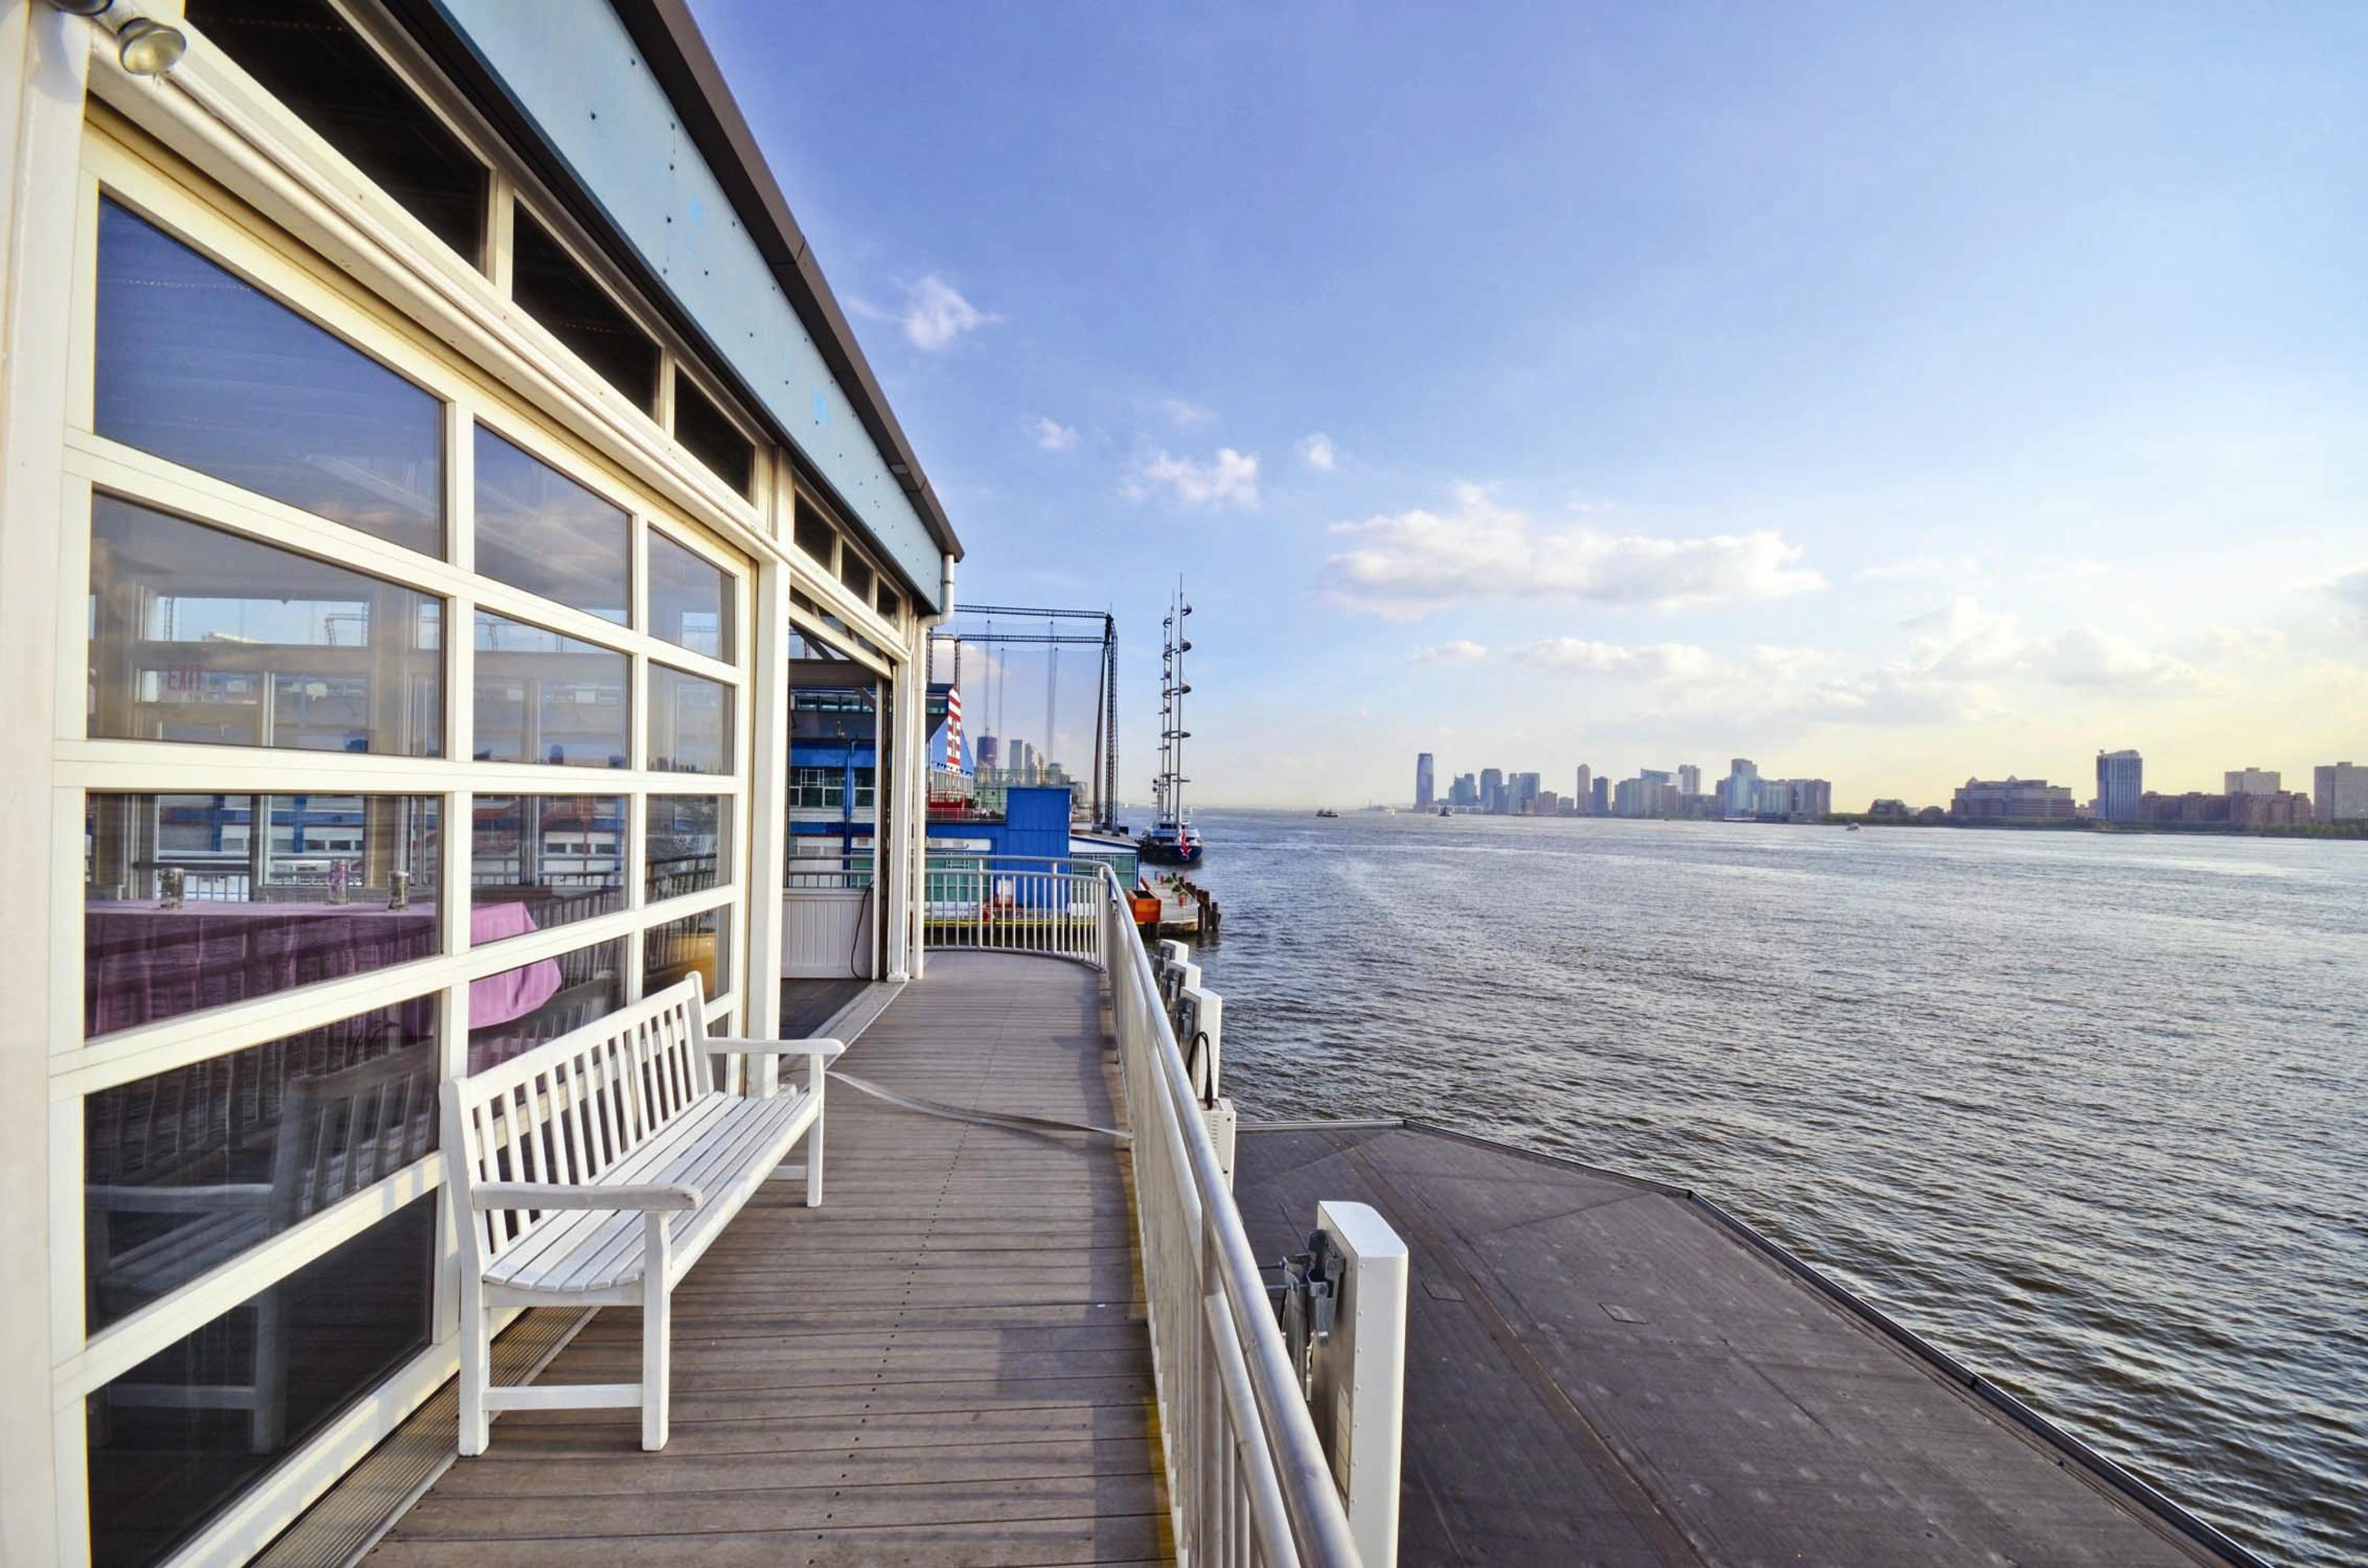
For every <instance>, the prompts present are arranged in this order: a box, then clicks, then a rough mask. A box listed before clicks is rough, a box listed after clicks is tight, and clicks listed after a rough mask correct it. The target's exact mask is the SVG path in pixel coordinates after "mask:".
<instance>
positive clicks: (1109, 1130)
mask: <svg viewBox="0 0 2368 1568" xmlns="http://www.w3.org/2000/svg"><path fill="white" fill-rule="evenodd" d="M830 1075H831V1078H832V1080H833V1081H834V1082H837V1083H841V1084H845V1085H847V1086H848V1088H850V1089H853V1090H855V1091H856V1092H857V1093H859V1094H865V1095H870V1096H871V1097H872V1098H873V1099H876V1100H886V1101H887V1102H888V1103H889V1104H890V1105H896V1106H903V1107H904V1108H905V1109H906V1110H916V1111H919V1112H920V1113H921V1114H922V1115H923V1116H934V1117H939V1118H942V1119H945V1120H947V1121H970V1122H975V1123H977V1124H978V1125H979V1126H981V1127H1000V1128H1004V1129H1007V1130H1008V1131H1013V1132H1030V1133H1034V1134H1036V1135H1037V1136H1039V1137H1044V1136H1053V1135H1057V1134H1060V1133H1064V1132H1082V1133H1085V1134H1087V1135H1088V1136H1091V1137H1096V1138H1107V1139H1109V1140H1110V1141H1111V1142H1114V1143H1122V1144H1127V1145H1130V1146H1131V1145H1133V1142H1134V1138H1133V1134H1131V1133H1126V1132H1121V1131H1119V1130H1118V1129H1117V1128H1115V1127H1097V1126H1095V1125H1094V1124H1093V1123H1091V1122H1085V1121H1056V1120H1054V1119H1053V1118H1051V1117H1049V1116H1023V1115H1021V1114H1020V1113H1019V1112H1017V1111H1000V1110H966V1109H964V1108H962V1107H961V1106H951V1105H947V1104H945V1103H944V1102H943V1101H941V1100H927V1099H922V1098H920V1097H919V1096H915V1095H901V1094H898V1093H897V1092H896V1091H895V1090H894V1089H890V1088H883V1087H882V1086H881V1085H878V1084H875V1083H873V1082H871V1080H870V1079H868V1078H859V1077H857V1076H856V1075H855V1074H852V1073H849V1072H848V1071H846V1070H845V1069H843V1068H833V1069H832V1070H831V1074H830Z"/></svg>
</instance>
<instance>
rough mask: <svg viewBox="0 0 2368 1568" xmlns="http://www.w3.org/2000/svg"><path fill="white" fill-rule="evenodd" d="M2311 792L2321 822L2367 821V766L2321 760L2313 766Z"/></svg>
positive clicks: (2314, 807)
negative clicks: (2317, 764)
mask: <svg viewBox="0 0 2368 1568" xmlns="http://www.w3.org/2000/svg"><path fill="white" fill-rule="evenodd" d="M2310 794H2311V802H2312V809H2313V810H2314V811H2315V812H2317V817H2318V820H2319V821H2321V822H2368V767H2359V766H2357V765H2355V764H2352V763H2349V762H2330V763H2322V764H2321V765H2320V766H2318V767H2314V768H2312V769H2311V789H2310Z"/></svg>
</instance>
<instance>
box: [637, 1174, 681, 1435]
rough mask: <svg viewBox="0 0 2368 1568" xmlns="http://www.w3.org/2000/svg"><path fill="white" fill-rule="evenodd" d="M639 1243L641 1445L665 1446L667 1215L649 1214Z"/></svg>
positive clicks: (669, 1338) (670, 1340) (669, 1341)
mask: <svg viewBox="0 0 2368 1568" xmlns="http://www.w3.org/2000/svg"><path fill="white" fill-rule="evenodd" d="M643 1224H644V1225H646V1226H647V1227H648V1233H647V1238H646V1240H645V1241H644V1242H643V1246H642V1270H643V1272H642V1447H643V1449H646V1450H647V1451H649V1452H651V1453H655V1452H657V1451H658V1450H659V1449H663V1448H665V1447H666V1391H667V1386H668V1384H669V1383H670V1382H671V1381H672V1375H671V1374H672V1371H673V1367H672V1359H673V1345H674V1336H673V1335H672V1333H671V1332H670V1330H671V1329H672V1327H673V1325H672V1324H671V1323H670V1322H669V1321H668V1312H669V1307H668V1298H667V1292H666V1272H667V1269H666V1262H667V1259H666V1216H665V1215H664V1214H650V1215H647V1216H645V1217H644V1219H643Z"/></svg>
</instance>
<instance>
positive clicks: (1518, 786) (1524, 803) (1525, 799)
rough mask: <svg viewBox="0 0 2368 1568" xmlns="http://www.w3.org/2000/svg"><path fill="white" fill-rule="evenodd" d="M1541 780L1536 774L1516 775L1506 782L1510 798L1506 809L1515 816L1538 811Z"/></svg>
mask: <svg viewBox="0 0 2368 1568" xmlns="http://www.w3.org/2000/svg"><path fill="white" fill-rule="evenodd" d="M1541 782H1542V781H1541V779H1540V778H1539V777H1538V775H1536V774H1534V773H1516V774H1514V775H1512V776H1511V777H1510V778H1508V779H1507V780H1506V781H1505V790H1506V793H1507V794H1508V796H1509V797H1510V799H1509V800H1508V802H1507V804H1506V807H1505V809H1506V810H1507V811H1508V812H1513V813H1514V814H1515V815H1517V816H1518V815H1528V814H1530V813H1531V812H1535V811H1536V809H1537V804H1538V790H1539V786H1540V784H1541Z"/></svg>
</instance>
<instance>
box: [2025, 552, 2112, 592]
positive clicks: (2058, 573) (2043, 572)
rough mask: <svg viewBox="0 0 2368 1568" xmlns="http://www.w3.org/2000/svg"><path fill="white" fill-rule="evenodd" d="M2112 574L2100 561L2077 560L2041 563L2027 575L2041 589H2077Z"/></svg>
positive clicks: (2110, 569)
mask: <svg viewBox="0 0 2368 1568" xmlns="http://www.w3.org/2000/svg"><path fill="white" fill-rule="evenodd" d="M2112 574H2113V569H2112V567H2111V566H2108V565H2107V564H2105V562H2101V561H2086V560H2079V559H2072V560H2066V561H2049V562H2041V563H2040V564H2038V565H2036V566H2034V567H2032V570H2031V571H2030V573H2029V574H2028V575H2029V577H2030V579H2031V581H2032V583H2034V584H2037V585H2039V586H2041V587H2043V588H2077V587H2078V586H2080V585H2082V584H2084V583H2094V582H2096V581H2098V580H2099V579H2100V578H2105V577H2110V576H2112Z"/></svg>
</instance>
